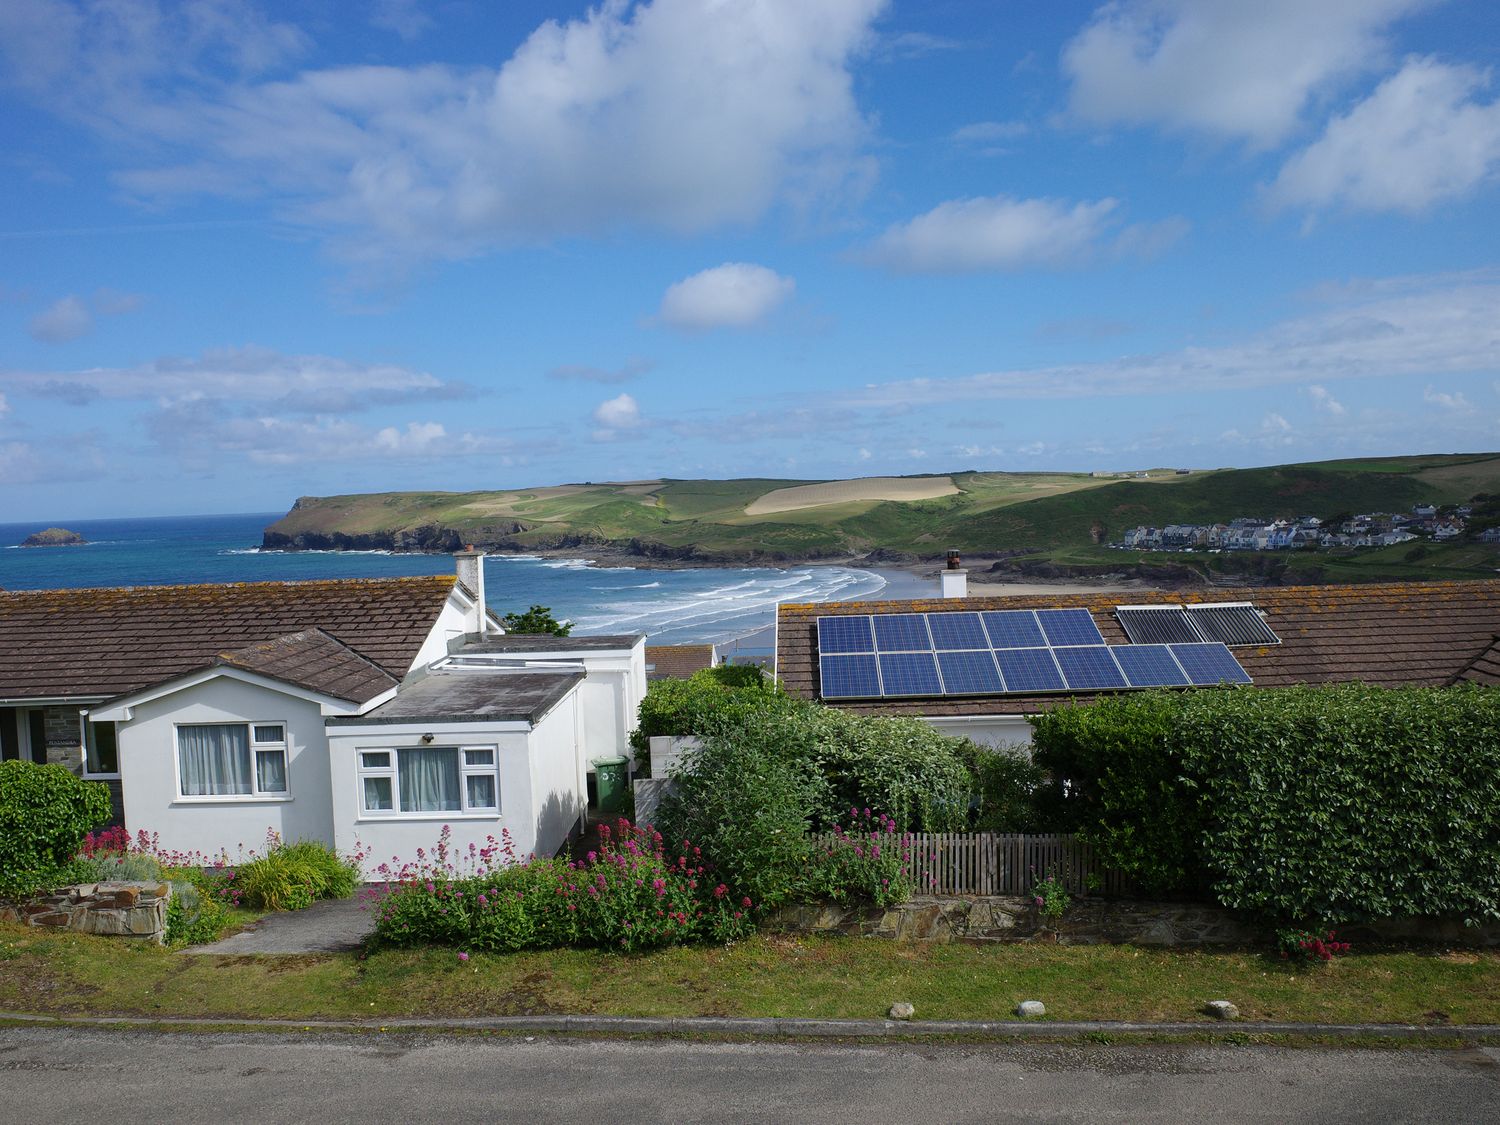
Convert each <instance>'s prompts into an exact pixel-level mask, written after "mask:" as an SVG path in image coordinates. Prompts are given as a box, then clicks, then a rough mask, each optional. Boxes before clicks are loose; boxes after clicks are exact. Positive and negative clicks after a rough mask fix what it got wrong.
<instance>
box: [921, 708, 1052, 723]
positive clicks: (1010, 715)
mask: <svg viewBox="0 0 1500 1125" xmlns="http://www.w3.org/2000/svg"><path fill="white" fill-rule="evenodd" d="M1040 714H1041V712H1040V711H1033V712H1031V713H1030V714H1026V715H1017V714H1015V713H1014V712H1007V713H1005V714H1003V715H923V716H922V719H923V720H924V721H926V722H929V723H949V724H952V725H953V726H960V725H963V724H966V723H1011V724H1014V725H1015V726H1025V725H1027V724H1028V723H1029V722H1030V721H1031V717H1032V715H1040Z"/></svg>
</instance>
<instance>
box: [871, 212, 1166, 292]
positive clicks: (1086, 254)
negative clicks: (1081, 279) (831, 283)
mask: <svg viewBox="0 0 1500 1125" xmlns="http://www.w3.org/2000/svg"><path fill="white" fill-rule="evenodd" d="M1118 206H1119V204H1118V203H1117V201H1116V200H1113V199H1100V200H1097V201H1094V202H1080V203H1069V202H1068V201H1067V200H1062V199H1014V198H1012V197H1010V196H1005V195H995V196H987V197H983V198H977V199H954V200H949V201H948V202H946V203H940V204H938V206H936V207H934V208H933V209H932V210H931V211H928V212H927V213H926V214H923V215H918V216H917V217H916V218H914V219H911V220H909V221H907V222H905V223H897V224H896V225H894V226H892V227H890V228H889V229H888V230H886V232H885V233H884V234H882V235H881V236H880V237H879V238H878V239H876V240H875V242H874V243H873V244H872V245H870V246H869V247H868V248H867V249H866V250H865V251H864V252H863V254H862V258H863V260H864V261H866V262H867V263H869V264H871V265H877V266H884V267H885V268H887V269H890V270H893V271H895V272H897V273H943V274H953V273H978V272H981V271H986V270H1021V269H1030V268H1050V269H1057V268H1064V267H1067V266H1073V265H1078V264H1080V263H1082V262H1084V261H1087V260H1088V259H1090V258H1091V257H1093V256H1095V255H1097V254H1100V253H1113V254H1122V255H1130V256H1137V255H1147V256H1149V255H1150V254H1152V253H1157V252H1160V250H1162V249H1164V248H1165V247H1166V245H1168V244H1170V243H1171V242H1172V241H1174V240H1175V239H1176V238H1178V237H1180V236H1181V235H1182V234H1183V233H1184V231H1185V229H1186V224H1185V223H1184V222H1183V221H1182V220H1180V219H1171V220H1167V221H1166V222H1164V223H1157V224H1149V225H1136V226H1131V227H1126V228H1124V229H1123V230H1119V231H1118V232H1117V231H1116V222H1115V211H1116V210H1117V208H1118Z"/></svg>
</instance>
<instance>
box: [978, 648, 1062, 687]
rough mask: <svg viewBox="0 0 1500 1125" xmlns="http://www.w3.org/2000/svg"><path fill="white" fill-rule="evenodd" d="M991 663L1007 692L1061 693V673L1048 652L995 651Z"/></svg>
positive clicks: (1040, 649)
mask: <svg viewBox="0 0 1500 1125" xmlns="http://www.w3.org/2000/svg"><path fill="white" fill-rule="evenodd" d="M995 663H996V664H998V665H999V666H1000V674H1001V675H1002V676H1004V677H1005V688H1006V690H1007V691H1010V692H1016V691H1065V690H1066V689H1067V686H1068V685H1067V684H1066V683H1064V682H1063V678H1062V673H1061V672H1059V671H1058V670H1057V662H1056V661H1055V660H1053V659H1052V650H1051V649H1050V648H1002V649H996V650H995Z"/></svg>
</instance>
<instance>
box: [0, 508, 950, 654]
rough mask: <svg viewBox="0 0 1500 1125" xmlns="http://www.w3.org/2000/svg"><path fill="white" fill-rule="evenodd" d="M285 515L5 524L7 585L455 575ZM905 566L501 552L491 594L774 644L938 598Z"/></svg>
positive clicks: (671, 637)
mask: <svg viewBox="0 0 1500 1125" xmlns="http://www.w3.org/2000/svg"><path fill="white" fill-rule="evenodd" d="M283 514H284V513H281V512H265V513H260V512H255V513H243V514H236V515H206V516H161V517H150V518H139V519H108V520H77V521H72V522H69V523H67V524H66V525H65V526H66V527H68V529H69V530H72V531H76V532H78V533H79V534H80V535H82V536H83V537H84V538H85V539H87V540H88V541H89V542H88V544H87V545H86V546H82V547H24V548H23V547H21V546H19V544H20V542H21V540H22V539H24V538H25V537H26V536H27V535H30V534H32V533H33V532H36V531H40V530H41V529H42V526H43V525H42V524H40V523H37V522H32V523H24V524H23V523H5V524H0V589H9V590H43V589H78V588H83V587H94V586H163V585H179V584H185V585H192V584H198V583H204V582H281V581H308V580H313V579H323V578H382V577H396V576H404V575H424V574H449V573H452V571H453V567H454V563H453V559H452V558H451V557H450V556H448V555H425V554H408V553H403V552H392V551H263V550H261V549H260V542H261V531H262V530H263V529H264V528H265V527H266V525H268V524H270V523H272V522H274V521H275V520H277V519H279V518H280V517H281V516H282V515H283ZM933 585H934V584H933V583H931V582H925V581H923V580H922V579H919V578H917V577H916V576H914V575H911V574H909V573H906V572H904V571H889V570H866V569H861V568H857V567H847V566H823V565H800V566H791V567H785V568H774V567H711V568H710V567H693V568H688V569H682V570H666V569H660V568H656V567H652V568H650V569H637V568H635V567H631V566H620V565H598V564H596V563H594V562H593V561H591V560H590V559H588V558H586V557H582V556H580V557H578V558H556V557H542V556H537V555H510V554H505V555H492V556H490V557H489V558H488V559H487V560H486V566H485V593H486V597H487V600H488V602H489V605H490V608H491V609H492V610H494V611H495V612H496V613H500V614H503V613H507V612H511V611H521V610H525V609H526V608H527V607H528V606H531V605H545V606H548V607H550V608H551V610H552V612H553V613H554V614H555V615H556V616H557V617H559V618H561V619H566V620H569V621H572V622H573V623H574V627H575V630H576V632H578V633H580V634H599V633H645V634H646V635H647V636H648V637H649V638H650V640H651V643H653V644H703V643H715V644H720V645H730V646H735V645H736V642H738V646H737V647H739V648H740V649H741V650H742V651H744V652H746V653H752V652H757V651H762V650H764V649H766V648H768V647H769V640H768V639H765V638H762V637H760V636H759V634H763V633H764V632H765V630H767V629H768V628H769V627H770V626H771V625H772V624H773V622H774V619H775V613H776V605H777V603H779V602H783V601H799V602H818V601H844V600H848V599H853V598H870V597H875V596H877V595H882V594H883V595H884V596H888V597H889V596H896V597H913V596H919V595H921V594H930V593H931V592H932V587H933Z"/></svg>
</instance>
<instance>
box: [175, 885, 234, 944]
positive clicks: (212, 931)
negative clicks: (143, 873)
mask: <svg viewBox="0 0 1500 1125" xmlns="http://www.w3.org/2000/svg"><path fill="white" fill-rule="evenodd" d="M228 924H229V915H228V911H227V909H226V907H225V905H224V902H223V901H222V900H221V899H220V898H218V897H217V896H215V895H213V894H204V893H203V892H202V891H200V890H199V889H198V887H197V886H196V885H195V884H193V883H192V882H190V881H187V880H176V879H174V880H173V881H172V897H171V898H170V899H169V900H168V901H167V935H166V938H167V944H168V945H170V946H174V947H179V946H184V945H202V944H204V943H205V942H210V941H217V940H218V938H219V935H220V934H222V933H223V932H224V929H225V927H226V926H228Z"/></svg>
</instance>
